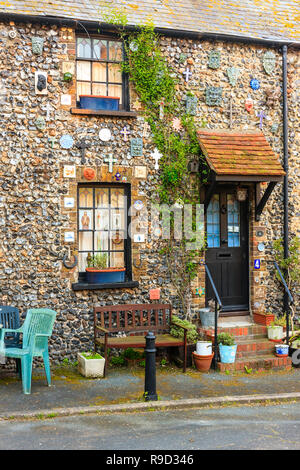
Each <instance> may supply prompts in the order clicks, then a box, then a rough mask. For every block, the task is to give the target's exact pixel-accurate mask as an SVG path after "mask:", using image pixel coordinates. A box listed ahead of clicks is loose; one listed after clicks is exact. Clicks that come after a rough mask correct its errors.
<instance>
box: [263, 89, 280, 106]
mask: <svg viewBox="0 0 300 470" xmlns="http://www.w3.org/2000/svg"><path fill="white" fill-rule="evenodd" d="M280 97H281V88H280V86H278V87H275V88H274V87H268V88H267V89H266V102H267V105H268V106H270V108H274V106H275V105H276V104H277V103H278V102H279V100H280Z"/></svg>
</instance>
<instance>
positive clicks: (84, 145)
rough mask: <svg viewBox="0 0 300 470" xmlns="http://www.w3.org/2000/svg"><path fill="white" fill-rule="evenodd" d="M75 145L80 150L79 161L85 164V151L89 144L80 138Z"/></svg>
mask: <svg viewBox="0 0 300 470" xmlns="http://www.w3.org/2000/svg"><path fill="white" fill-rule="evenodd" d="M76 147H77V148H78V149H79V150H81V163H82V165H84V164H85V151H86V149H88V148H89V147H90V145H89V144H88V143H87V142H86V141H85V140H84V139H82V140H81V141H80V142H79V143H78V144H76Z"/></svg>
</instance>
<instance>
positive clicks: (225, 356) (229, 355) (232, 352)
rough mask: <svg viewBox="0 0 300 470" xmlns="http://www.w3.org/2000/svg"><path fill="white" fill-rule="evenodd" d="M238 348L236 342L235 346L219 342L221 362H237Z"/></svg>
mask: <svg viewBox="0 0 300 470" xmlns="http://www.w3.org/2000/svg"><path fill="white" fill-rule="evenodd" d="M236 350H237V344H234V345H233V346H225V345H223V344H219V352H220V358H221V362H222V363H223V364H232V363H233V362H235V356H236Z"/></svg>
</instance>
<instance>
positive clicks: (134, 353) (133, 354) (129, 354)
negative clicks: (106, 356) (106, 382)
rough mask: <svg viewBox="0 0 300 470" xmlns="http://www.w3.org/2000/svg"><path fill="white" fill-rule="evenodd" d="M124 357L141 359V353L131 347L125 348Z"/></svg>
mask: <svg viewBox="0 0 300 470" xmlns="http://www.w3.org/2000/svg"><path fill="white" fill-rule="evenodd" d="M124 357H125V359H141V358H142V357H143V354H142V353H140V352H139V351H136V350H135V349H133V348H127V349H125V351H124Z"/></svg>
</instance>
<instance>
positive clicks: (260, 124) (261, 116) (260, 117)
mask: <svg viewBox="0 0 300 470" xmlns="http://www.w3.org/2000/svg"><path fill="white" fill-rule="evenodd" d="M257 117H259V128H260V129H262V127H263V119H264V118H266V117H267V116H266V114H265V113H264V112H263V111H260V112H259V114H258V115H257Z"/></svg>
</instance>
